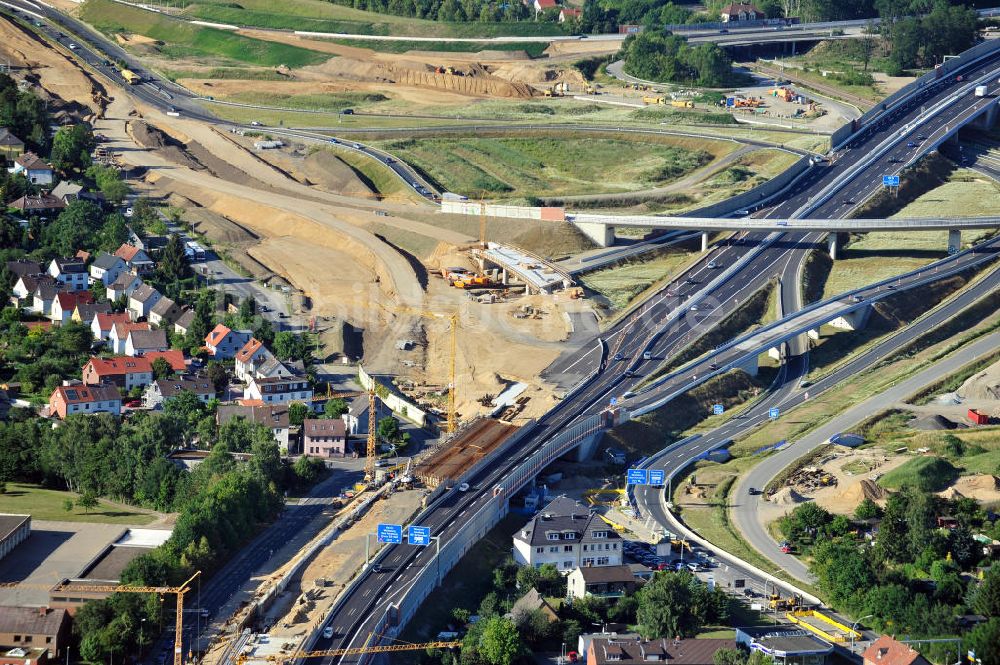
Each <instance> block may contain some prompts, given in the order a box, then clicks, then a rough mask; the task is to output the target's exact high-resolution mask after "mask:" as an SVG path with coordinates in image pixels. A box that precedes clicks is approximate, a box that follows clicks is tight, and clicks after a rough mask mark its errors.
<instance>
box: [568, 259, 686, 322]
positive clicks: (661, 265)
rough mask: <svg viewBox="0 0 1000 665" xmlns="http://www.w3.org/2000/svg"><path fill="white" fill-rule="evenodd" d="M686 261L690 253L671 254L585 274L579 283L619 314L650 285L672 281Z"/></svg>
mask: <svg viewBox="0 0 1000 665" xmlns="http://www.w3.org/2000/svg"><path fill="white" fill-rule="evenodd" d="M690 257H691V252H686V251H682V250H675V251H672V252H669V253H664V254H660V255H658V256H656V257H655V258H653V259H650V260H648V261H636V262H634V263H626V264H624V265H619V266H615V267H613V268H608V269H607V270H598V271H595V272H591V273H586V274H584V275H582V276H581V277H580V283H581V284H583V286H585V287H586V288H588V289H590V290H591V291H594V292H595V293H598V294H600V295H601V296H604V298H606V299H607V301H608V303H609V304H610V305H611V308H612V309H615V310H619V309H623V308H625V307H627V306H628V304H629V303H630V302H632V300H634V299H635V297H636V296H638V295H639V294H640V293H642V292H644V291H646V290H647V289H648V288H650V287H651V286H653V285H654V284H659V283H661V282H663V281H664V280H667V279H669V278H671V277H673V276H674V274H676V273H677V271H678V270H679V269H680V268H681V266H683V265H684V264H685V263H687V262H688V260H689V259H690Z"/></svg>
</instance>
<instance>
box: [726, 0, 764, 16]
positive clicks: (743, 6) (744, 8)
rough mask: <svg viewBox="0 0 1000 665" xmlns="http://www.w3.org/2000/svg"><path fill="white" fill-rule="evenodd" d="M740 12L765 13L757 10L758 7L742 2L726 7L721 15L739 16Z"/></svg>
mask: <svg viewBox="0 0 1000 665" xmlns="http://www.w3.org/2000/svg"><path fill="white" fill-rule="evenodd" d="M740 12H744V13H746V14H763V13H764V12H762V11H760V10H759V9H757V8H756V7H754V6H753V5H751V4H749V3H745V2H740V3H734V4H731V5H726V6H725V7H723V8H722V11H721V12H720V13H721V14H729V15H733V14H739V13H740Z"/></svg>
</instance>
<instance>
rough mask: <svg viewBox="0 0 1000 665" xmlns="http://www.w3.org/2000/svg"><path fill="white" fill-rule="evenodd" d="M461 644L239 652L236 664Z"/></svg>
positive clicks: (389, 645) (456, 643)
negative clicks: (258, 653) (259, 653)
mask: <svg viewBox="0 0 1000 665" xmlns="http://www.w3.org/2000/svg"><path fill="white" fill-rule="evenodd" d="M460 646H462V643H461V642H424V643H422V644H412V643H405V644H388V645H386V646H363V647H350V648H347V649H328V650H326V651H295V652H293V653H290V654H287V655H285V654H272V655H269V656H264V657H262V658H259V659H257V658H253V659H251V658H248V657H247V656H246V655H245V654H240V655H239V656H238V657H237V658H236V663H237V665H244V664H245V663H247V662H253V661H267V662H272V663H274V662H278V663H289V662H293V661H296V660H298V659H300V658H330V657H333V656H360V655H364V654H369V653H397V652H400V651H420V650H422V649H453V648H455V647H460Z"/></svg>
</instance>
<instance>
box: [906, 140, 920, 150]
mask: <svg viewBox="0 0 1000 665" xmlns="http://www.w3.org/2000/svg"><path fill="white" fill-rule="evenodd" d="M906 147H907V148H916V147H917V144H916V143H915V142H913V141H907V142H906Z"/></svg>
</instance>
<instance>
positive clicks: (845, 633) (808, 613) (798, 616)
mask: <svg viewBox="0 0 1000 665" xmlns="http://www.w3.org/2000/svg"><path fill="white" fill-rule="evenodd" d="M785 616H786V617H787V618H788V620H789V621H790V622H792V623H794V624H796V625H798V626H802V627H803V628H805V629H806V630H808V631H809V632H811V633H815V634H816V635H818V636H819V637H822V638H823V639H824V640H826V641H828V642H846V641H848V640H850V639H851V638H852V637H853V639H855V640H858V639H861V633H859V632H858V631H856V630H852V629H851V628H849V627H847V626H845V625H844V624H842V623H840V622H839V621H836V620H835V619H831V618H830V617H828V616H826V615H825V614H823V613H822V612H817V611H816V610H796V611H794V612H788V613H787V614H785ZM809 619H815V620H816V621H817V622H818V623H819V624H821V625H816V624H815V623H813V622H811V621H809ZM824 626H830V628H824ZM831 629H833V630H831Z"/></svg>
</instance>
